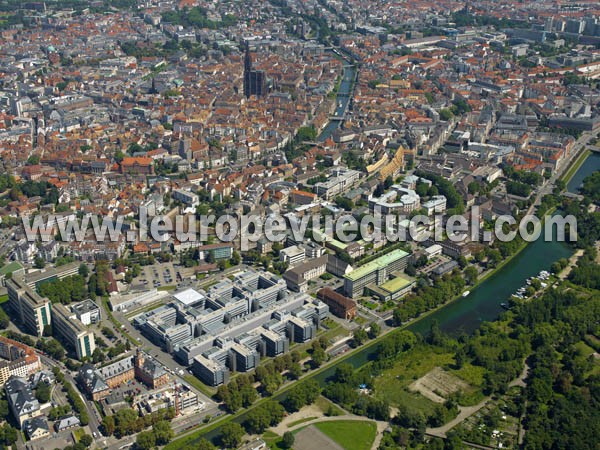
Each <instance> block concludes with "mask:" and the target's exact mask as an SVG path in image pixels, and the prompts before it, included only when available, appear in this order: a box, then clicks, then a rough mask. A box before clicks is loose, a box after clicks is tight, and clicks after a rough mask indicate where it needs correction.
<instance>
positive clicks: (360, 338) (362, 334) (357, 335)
mask: <svg viewBox="0 0 600 450" xmlns="http://www.w3.org/2000/svg"><path fill="white" fill-rule="evenodd" d="M367 339H368V335H367V332H366V331H365V330H364V329H362V328H358V329H357V330H356V331H355V332H354V335H353V336H352V340H353V341H354V345H356V346H357V347H360V346H361V345H363V344H364V343H365V341H366V340H367Z"/></svg>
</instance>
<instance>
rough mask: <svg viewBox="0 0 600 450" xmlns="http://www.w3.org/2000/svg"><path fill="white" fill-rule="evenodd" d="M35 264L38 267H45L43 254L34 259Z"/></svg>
mask: <svg viewBox="0 0 600 450" xmlns="http://www.w3.org/2000/svg"><path fill="white" fill-rule="evenodd" d="M33 266H34V267H35V268H36V269H43V268H44V267H45V266H46V261H44V258H42V257H41V256H36V257H35V259H34V260H33Z"/></svg>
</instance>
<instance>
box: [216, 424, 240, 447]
mask: <svg viewBox="0 0 600 450" xmlns="http://www.w3.org/2000/svg"><path fill="white" fill-rule="evenodd" d="M243 436H244V429H243V428H242V426H241V425H240V424H239V423H236V422H228V423H226V424H225V425H223V426H222V427H221V443H222V444H223V446H224V447H226V448H237V447H239V445H240V444H241V443H242V437H243Z"/></svg>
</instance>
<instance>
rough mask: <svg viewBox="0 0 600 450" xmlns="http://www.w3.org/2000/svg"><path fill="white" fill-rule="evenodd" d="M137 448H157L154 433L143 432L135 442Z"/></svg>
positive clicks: (143, 449) (144, 449) (142, 449)
mask: <svg viewBox="0 0 600 450" xmlns="http://www.w3.org/2000/svg"><path fill="white" fill-rule="evenodd" d="M135 444H136V447H137V448H139V449H141V450H150V449H152V448H154V447H155V446H156V438H155V437H154V433H153V432H152V431H142V432H141V433H139V434H138V435H137V438H136V440H135Z"/></svg>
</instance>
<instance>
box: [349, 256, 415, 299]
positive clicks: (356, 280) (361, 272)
mask: <svg viewBox="0 0 600 450" xmlns="http://www.w3.org/2000/svg"><path fill="white" fill-rule="evenodd" d="M408 256H409V254H408V253H406V252H405V251H403V250H394V251H392V252H390V253H387V254H386V255H383V256H380V257H379V258H377V259H375V260H373V261H371V262H369V263H367V264H365V265H364V266H361V267H359V268H357V269H355V270H353V271H352V272H350V273H349V274H348V275H346V276H345V277H344V293H345V294H346V295H347V296H348V297H351V298H356V297H360V296H361V295H362V294H363V292H364V290H365V288H366V287H367V285H369V284H375V285H376V286H380V285H382V284H384V283H385V282H386V281H388V279H389V278H390V275H391V274H392V273H393V272H397V271H402V270H404V269H405V268H406V264H407V263H408Z"/></svg>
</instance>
